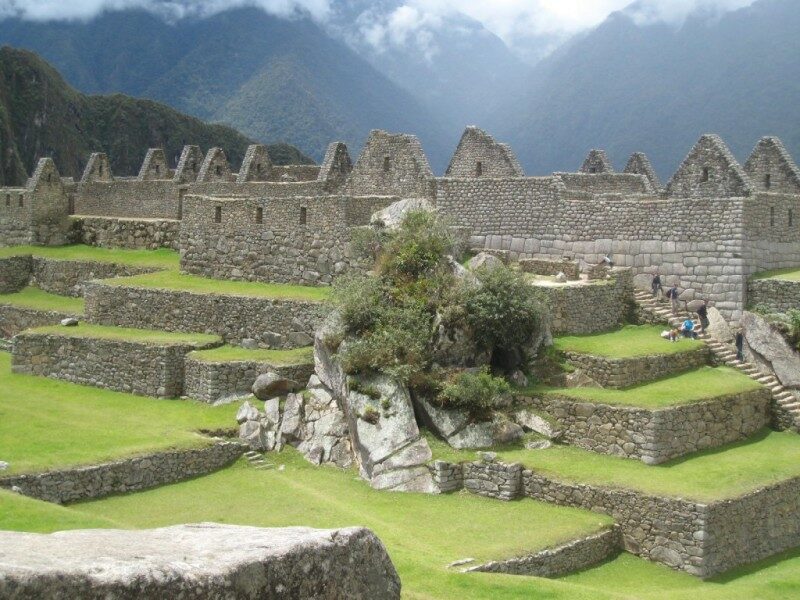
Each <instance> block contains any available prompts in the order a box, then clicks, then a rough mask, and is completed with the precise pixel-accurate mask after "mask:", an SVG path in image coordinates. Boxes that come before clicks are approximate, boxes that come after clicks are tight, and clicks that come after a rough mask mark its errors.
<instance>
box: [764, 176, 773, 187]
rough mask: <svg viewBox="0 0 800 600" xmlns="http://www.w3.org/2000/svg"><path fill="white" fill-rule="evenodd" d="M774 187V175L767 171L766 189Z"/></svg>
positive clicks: (765, 177)
mask: <svg viewBox="0 0 800 600" xmlns="http://www.w3.org/2000/svg"><path fill="white" fill-rule="evenodd" d="M771 187H772V175H770V174H769V173H767V174H766V175H764V189H766V190H768V189H770V188H771Z"/></svg>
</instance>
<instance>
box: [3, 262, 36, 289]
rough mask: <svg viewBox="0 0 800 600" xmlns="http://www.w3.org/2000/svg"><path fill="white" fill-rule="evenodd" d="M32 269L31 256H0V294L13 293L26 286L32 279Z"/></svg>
mask: <svg viewBox="0 0 800 600" xmlns="http://www.w3.org/2000/svg"><path fill="white" fill-rule="evenodd" d="M32 270H33V264H32V259H31V257H30V256H9V257H8V258H0V294H12V293H14V292H18V291H20V290H21V289H22V288H24V287H25V286H26V285H28V281H30V278H31V271H32Z"/></svg>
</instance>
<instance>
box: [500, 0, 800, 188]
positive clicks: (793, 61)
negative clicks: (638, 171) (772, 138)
mask: <svg viewBox="0 0 800 600" xmlns="http://www.w3.org/2000/svg"><path fill="white" fill-rule="evenodd" d="M798 32H800V11H798V10H797V3H796V1H795V0H760V1H758V2H756V3H754V4H753V5H752V6H750V7H749V8H744V9H741V10H738V11H734V12H729V13H726V14H725V15H723V16H721V17H720V16H714V17H711V16H709V15H708V14H700V13H698V14H694V15H692V16H690V17H689V18H688V19H687V20H686V22H685V23H683V24H682V25H681V26H680V27H675V26H672V25H667V24H664V23H651V24H641V25H639V24H637V23H636V22H635V21H634V20H633V19H632V18H631V17H630V16H629V14H628V13H626V11H622V12H618V13H615V14H612V15H611V16H610V17H609V18H608V19H607V20H606V21H605V22H604V23H603V24H601V25H600V26H599V27H597V28H596V29H594V30H593V31H591V32H589V33H587V34H585V35H581V36H580V37H578V38H576V39H573V40H572V41H571V42H569V43H568V44H567V45H566V46H564V47H562V48H561V49H559V50H558V51H557V52H555V53H554V54H553V55H552V56H550V57H549V58H548V59H546V60H544V61H543V62H542V63H540V64H539V65H538V66H537V67H536V69H535V70H534V73H533V75H532V76H531V78H530V80H529V81H528V82H527V84H526V89H525V92H524V94H523V95H522V97H521V98H519V99H517V100H516V101H514V102H511V103H509V104H508V105H507V106H506V107H505V108H504V110H501V111H499V112H498V114H497V117H496V118H495V119H493V120H492V121H491V122H490V123H489V124H488V125H487V127H492V128H493V129H494V133H496V134H498V137H500V138H501V139H503V140H504V141H508V142H509V143H511V145H512V146H513V148H514V150H515V151H516V152H517V154H518V156H519V158H520V161H521V162H522V163H523V165H524V166H525V168H526V170H527V172H529V173H548V172H551V171H554V170H567V169H575V168H577V167H578V166H579V165H580V163H581V161H582V159H583V157H584V156H585V155H586V153H587V152H588V150H589V149H590V148H604V149H606V150H607V151H608V153H609V156H610V157H611V159H612V161H614V163H615V165H616V166H617V168H621V167H622V166H623V165H624V164H625V160H626V159H627V157H628V156H629V155H630V154H631V153H632V152H634V151H643V152H646V153H647V154H648V156H649V157H650V158H651V160H652V162H653V164H654V166H655V167H656V169H657V170H658V171H659V173H660V175H661V176H662V177H667V176H669V175H671V174H672V172H673V171H674V169H675V168H676V167H677V165H678V164H679V162H680V161H681V160H682V158H683V157H684V156H685V154H686V152H687V151H688V150H689V148H690V147H691V146H692V145H693V143H694V142H695V141H696V140H697V139H698V137H699V136H700V135H701V134H703V133H707V132H714V133H719V134H720V135H721V136H722V137H723V139H724V140H725V141H726V142H727V143H728V144H729V145H730V147H731V149H732V150H733V152H734V154H736V156H737V157H739V158H740V159H743V158H745V157H746V156H747V154H748V153H749V152H750V150H751V149H752V147H753V146H754V144H755V142H756V141H757V140H758V138H759V137H761V136H763V135H777V136H779V137H781V138H782V139H783V141H784V143H785V144H786V146H787V148H788V149H789V151H790V152H792V153H793V154H794V156H796V157H800V119H798V118H797V117H798V106H800V36H799V35H798Z"/></svg>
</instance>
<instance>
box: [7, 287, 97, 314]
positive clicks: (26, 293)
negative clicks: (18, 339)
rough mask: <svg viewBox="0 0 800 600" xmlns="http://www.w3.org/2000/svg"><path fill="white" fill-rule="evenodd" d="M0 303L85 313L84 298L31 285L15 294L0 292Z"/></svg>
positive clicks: (36, 308)
mask: <svg viewBox="0 0 800 600" xmlns="http://www.w3.org/2000/svg"><path fill="white" fill-rule="evenodd" d="M0 304H10V305H11V306H20V307H23V308H32V309H34V310H55V311H59V312H63V313H68V314H72V315H82V314H83V304H84V302H83V298H72V297H70V296H59V295H58V294H50V293H48V292H45V291H42V290H40V289H39V288H37V287H33V286H29V287H26V288H24V289H22V290H20V291H19V292H15V293H13V294H0Z"/></svg>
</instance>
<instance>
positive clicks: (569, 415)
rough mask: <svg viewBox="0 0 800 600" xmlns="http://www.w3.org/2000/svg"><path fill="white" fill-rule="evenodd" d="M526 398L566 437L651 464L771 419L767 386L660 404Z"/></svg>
mask: <svg viewBox="0 0 800 600" xmlns="http://www.w3.org/2000/svg"><path fill="white" fill-rule="evenodd" d="M525 402H527V403H529V405H530V407H531V408H533V409H534V410H536V411H541V412H544V413H545V414H547V415H548V416H549V417H550V418H552V419H553V420H555V421H557V422H558V424H559V429H563V431H564V434H563V438H562V439H563V441H564V442H565V443H567V444H571V445H574V446H578V447H580V448H584V449H586V450H591V451H592V452H599V453H601V454H610V455H612V456H620V457H624V458H634V459H639V460H641V461H642V462H645V463H647V464H659V463H663V462H666V461H668V460H671V459H673V458H677V457H679V456H684V455H686V454H690V453H692V452H697V451H699V450H705V449H708V448H716V447H718V446H722V445H724V444H728V443H730V442H735V441H738V440H743V439H747V438H748V437H750V436H751V435H753V434H754V433H756V432H757V431H758V430H760V429H761V428H763V427H765V426H766V425H767V424H768V423H769V419H770V415H769V412H770V411H769V405H770V394H769V391H768V390H767V389H766V388H764V389H757V390H754V391H751V392H744V393H740V394H733V395H730V396H724V397H720V398H714V399H712V400H707V401H703V402H694V403H691V404H681V405H676V406H671V407H667V408H660V409H655V410H652V409H645V408H636V407H628V406H610V405H608V404H600V403H594V402H586V401H580V400H576V399H574V398H570V397H568V396H560V395H556V394H548V395H546V396H542V397H534V398H525Z"/></svg>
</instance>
